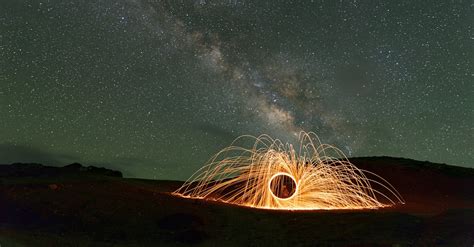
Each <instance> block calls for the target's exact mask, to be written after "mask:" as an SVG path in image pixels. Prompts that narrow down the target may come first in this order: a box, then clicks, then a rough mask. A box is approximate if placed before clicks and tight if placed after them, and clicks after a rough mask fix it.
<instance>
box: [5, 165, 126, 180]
mask: <svg viewBox="0 0 474 247" xmlns="http://www.w3.org/2000/svg"><path fill="white" fill-rule="evenodd" d="M68 175H93V176H107V177H119V178H121V177H122V172H120V171H115V170H111V169H107V168H103V167H95V166H83V165H81V164H79V163H72V164H70V165H66V166H64V167H54V166H45V165H42V164H38V163H13V164H11V165H0V177H9V178H12V177H56V176H68Z"/></svg>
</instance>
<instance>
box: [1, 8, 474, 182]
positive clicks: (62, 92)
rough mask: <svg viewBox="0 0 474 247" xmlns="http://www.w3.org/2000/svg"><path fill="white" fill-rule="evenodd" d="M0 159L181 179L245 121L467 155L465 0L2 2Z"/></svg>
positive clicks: (470, 135) (262, 129)
mask: <svg viewBox="0 0 474 247" xmlns="http://www.w3.org/2000/svg"><path fill="white" fill-rule="evenodd" d="M2 2H3V3H2V8H1V10H0V24H1V25H0V57H1V58H0V116H1V119H0V137H1V138H0V163H10V162H18V161H20V162H42V163H48V164H53V165H62V164H67V163H69V162H76V161H77V162H82V163H85V164H96V165H101V166H105V167H109V168H115V169H120V170H122V171H124V174H125V175H126V176H132V177H145V178H162V179H163V178H166V179H183V178H187V177H189V175H190V174H191V173H192V172H193V171H194V170H196V168H197V167H200V166H201V165H202V164H203V163H205V161H206V160H207V159H208V158H209V157H210V156H211V155H212V154H213V153H215V152H217V151H218V150H220V149H221V148H223V147H225V146H227V145H228V144H229V143H230V142H231V141H232V140H233V139H234V138H235V137H237V136H239V135H242V134H251V135H259V134H262V133H266V134H270V135H271V136H273V137H276V138H280V139H283V140H285V141H290V142H294V141H296V135H297V133H298V132H299V131H301V130H304V131H314V132H316V133H317V134H318V135H319V136H320V138H321V140H322V141H323V142H325V143H330V144H333V145H335V146H337V147H339V148H340V149H341V150H343V151H344V152H345V153H346V154H348V155H350V156H373V155H387V156H397V157H407V158H413V159H419V160H429V161H433V162H442V163H449V164H454V165H463V166H470V167H472V166H473V165H474V164H473V163H472V161H473V158H474V155H473V152H472V147H473V146H474V127H473V122H474V112H473V110H472V109H474V102H473V100H472V99H473V96H474V95H473V94H474V93H473V92H474V86H473V85H474V83H473V80H474V70H473V57H474V54H473V50H474V47H473V42H472V41H473V37H474V34H473V33H472V32H473V29H472V23H474V16H473V15H472V13H473V8H474V7H473V5H472V3H469V2H468V1H455V2H445V3H426V2H421V1H420V2H419V3H418V2H416V1H394V2H393V3H384V2H382V3H377V4H369V3H363V2H359V1H345V2H336V1H311V2H307V3H303V2H300V1H294V2H293V1H285V2H283V3H275V2H274V1H269V2H266V3H264V2H262V1H258V2H259V3H252V2H250V1H140V0H119V1H93V2H89V1H69V0H67V1H44V2H42V1H21V2H18V1H2Z"/></svg>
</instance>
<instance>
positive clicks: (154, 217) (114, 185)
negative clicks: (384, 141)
mask: <svg viewBox="0 0 474 247" xmlns="http://www.w3.org/2000/svg"><path fill="white" fill-rule="evenodd" d="M351 161H352V162H353V163H354V164H355V165H357V166H358V167H359V168H362V169H366V170H369V171H373V172H375V173H377V174H379V175H381V176H382V177H384V178H386V179H387V180H388V181H390V183H392V184H393V185H394V186H395V187H396V188H397V189H398V191H399V192H400V193H401V194H402V195H403V197H404V198H405V200H406V204H405V205H398V206H397V207H394V208H390V209H381V210H365V211H307V212H301V211H272V210H257V209H251V208H244V207H237V206H232V205H225V204H222V203H217V202H205V201H202V200H188V199H182V198H176V197H173V196H171V195H170V192H171V191H173V190H174V189H176V188H177V187H179V186H180V185H181V182H172V181H151V180H139V179H125V178H122V177H121V173H120V172H115V171H110V170H106V169H100V168H94V167H83V166H81V165H79V164H73V165H70V166H67V167H64V168H54V167H44V166H41V165H35V164H14V165H2V166H0V246H1V247H8V246H186V245H197V246H470V247H472V246H474V169H468V168H460V167H454V166H447V165H441V164H433V163H428V162H419V161H414V160H407V159H395V158H388V157H376V158H357V159H352V160H351Z"/></svg>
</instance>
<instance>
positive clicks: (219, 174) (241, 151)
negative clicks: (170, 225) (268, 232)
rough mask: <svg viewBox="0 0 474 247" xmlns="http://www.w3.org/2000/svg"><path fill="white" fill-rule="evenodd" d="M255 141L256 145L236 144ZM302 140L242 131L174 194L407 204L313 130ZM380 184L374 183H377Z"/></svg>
mask: <svg viewBox="0 0 474 247" xmlns="http://www.w3.org/2000/svg"><path fill="white" fill-rule="evenodd" d="M245 140H247V141H248V140H252V141H254V144H253V146H252V147H251V148H244V147H240V146H238V145H236V143H238V142H239V141H245ZM299 140H300V143H299V144H300V145H299V148H298V150H295V148H294V147H293V145H291V144H288V143H285V144H284V143H282V142H281V141H280V140H278V139H273V138H271V137H270V136H268V135H261V136H259V137H253V136H247V135H246V136H241V137H239V138H237V139H236V140H235V141H234V142H233V143H232V144H231V145H230V146H229V147H227V148H224V149H223V150H221V151H220V152H218V153H217V154H216V155H214V156H213V157H212V158H211V159H210V161H209V162H208V163H207V164H206V165H205V166H203V167H202V168H201V169H199V170H198V171H197V172H196V173H194V174H193V175H192V176H191V177H190V178H189V179H188V180H187V181H186V182H185V183H184V184H183V185H182V186H181V187H180V188H179V189H177V190H176V191H175V192H173V195H176V196H180V197H185V198H195V199H206V200H216V201H222V202H225V203H230V204H237V205H242V206H248V207H255V208H266V209H284V210H315V209H367V208H372V209H373V208H381V207H388V206H391V205H394V204H396V203H404V200H403V198H402V196H401V195H400V194H399V193H398V191H397V190H396V189H395V188H394V187H393V186H392V185H391V184H390V183H388V182H387V181H386V180H385V179H383V178H382V177H380V176H378V175H376V174H374V173H372V172H369V171H364V170H361V169H359V168H357V167H356V166H355V165H353V164H351V163H350V162H349V160H348V159H347V157H346V156H345V155H344V153H343V152H342V151H340V150H339V149H337V148H335V147H333V146H331V145H328V144H321V142H320V140H319V138H318V137H317V135H316V134H315V133H313V132H308V133H306V132H301V133H300V134H299ZM373 185H374V186H375V187H376V188H374V186H373Z"/></svg>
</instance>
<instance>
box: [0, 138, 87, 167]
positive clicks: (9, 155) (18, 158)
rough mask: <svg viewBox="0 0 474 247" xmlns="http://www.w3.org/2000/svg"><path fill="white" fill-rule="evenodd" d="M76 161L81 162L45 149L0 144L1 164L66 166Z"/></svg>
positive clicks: (73, 157)
mask: <svg viewBox="0 0 474 247" xmlns="http://www.w3.org/2000/svg"><path fill="white" fill-rule="evenodd" d="M76 161H79V158H78V157H77V156H74V155H70V154H55V153H52V152H49V151H47V150H44V149H40V148H36V147H32V146H26V145H25V146H24V145H15V144H11V143H2V144H0V163H2V164H10V163H15V162H21V163H41V164H46V165H65V164H69V163H73V162H76Z"/></svg>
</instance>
